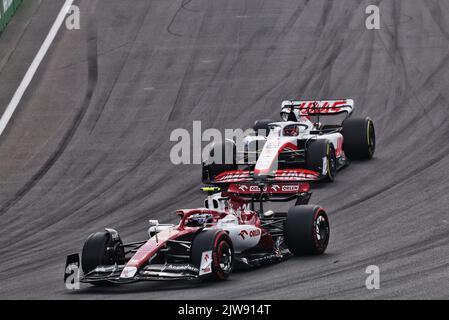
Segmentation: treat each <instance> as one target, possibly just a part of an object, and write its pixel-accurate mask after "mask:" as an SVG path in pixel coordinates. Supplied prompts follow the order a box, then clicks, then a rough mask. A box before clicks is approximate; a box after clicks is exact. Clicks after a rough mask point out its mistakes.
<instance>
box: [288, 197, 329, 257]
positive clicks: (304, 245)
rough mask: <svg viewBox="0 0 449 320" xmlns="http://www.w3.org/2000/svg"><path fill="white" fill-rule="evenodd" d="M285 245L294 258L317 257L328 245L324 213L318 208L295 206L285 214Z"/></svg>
mask: <svg viewBox="0 0 449 320" xmlns="http://www.w3.org/2000/svg"><path fill="white" fill-rule="evenodd" d="M284 237H285V243H286V244H287V247H288V249H289V250H290V251H291V252H292V253H293V254H294V255H296V256H302V255H318V254H323V253H324V252H325V251H326V248H327V245H328V244H329V237H330V226H329V219H328V217H327V214H326V212H325V211H324V210H323V209H322V208H321V207H319V206H296V207H293V208H291V209H290V210H289V211H288V213H287V219H286V221H285V226H284Z"/></svg>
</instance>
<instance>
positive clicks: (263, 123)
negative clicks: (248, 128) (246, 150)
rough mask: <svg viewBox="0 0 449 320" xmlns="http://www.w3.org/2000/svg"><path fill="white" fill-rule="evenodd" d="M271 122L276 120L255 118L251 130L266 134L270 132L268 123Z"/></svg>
mask: <svg viewBox="0 0 449 320" xmlns="http://www.w3.org/2000/svg"><path fill="white" fill-rule="evenodd" d="M273 122H276V121H273V120H270V119H264V120H257V121H256V122H255V123H254V126H253V130H254V131H255V132H256V134H257V135H261V136H268V134H269V133H270V127H269V124H270V123H273Z"/></svg>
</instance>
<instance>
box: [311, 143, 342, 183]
mask: <svg viewBox="0 0 449 320" xmlns="http://www.w3.org/2000/svg"><path fill="white" fill-rule="evenodd" d="M306 158H307V160H306V164H307V169H309V170H312V171H315V172H318V173H320V175H321V176H322V177H323V180H324V181H328V182H332V181H334V180H335V174H336V173H337V158H336V156H335V149H334V146H333V145H332V143H331V142H330V141H329V140H313V141H311V142H310V143H309V146H308V148H307V157H306Z"/></svg>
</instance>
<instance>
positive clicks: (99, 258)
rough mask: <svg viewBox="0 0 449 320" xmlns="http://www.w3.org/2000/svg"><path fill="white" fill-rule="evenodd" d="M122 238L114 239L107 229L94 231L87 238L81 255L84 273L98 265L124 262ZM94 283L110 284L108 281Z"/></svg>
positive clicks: (99, 284) (95, 283) (100, 284)
mask: <svg viewBox="0 0 449 320" xmlns="http://www.w3.org/2000/svg"><path fill="white" fill-rule="evenodd" d="M121 245H122V242H121V240H120V239H119V240H116V241H114V240H113V239H112V237H111V234H110V233H109V232H107V231H104V232H97V233H93V234H91V235H90V236H89V238H87V240H86V242H85V243H84V246H83V251H82V255H81V266H82V269H83V272H84V274H87V273H89V272H91V271H92V270H94V269H95V268H97V267H98V266H110V265H114V264H116V263H117V264H123V263H124V260H125V253H124V251H123V248H122V247H121ZM92 284H93V285H98V286H104V285H109V284H110V283H109V282H107V281H98V282H94V283H92Z"/></svg>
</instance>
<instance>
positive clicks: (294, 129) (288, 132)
mask: <svg viewBox="0 0 449 320" xmlns="http://www.w3.org/2000/svg"><path fill="white" fill-rule="evenodd" d="M298 135H299V128H298V126H297V125H291V126H287V127H285V128H284V136H285V137H296V136H298Z"/></svg>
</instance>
